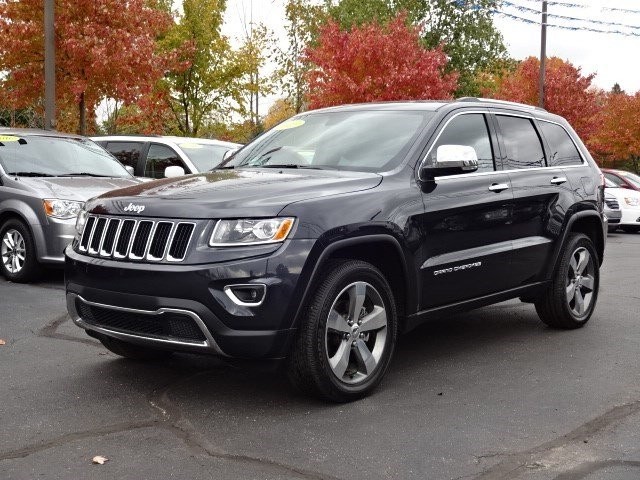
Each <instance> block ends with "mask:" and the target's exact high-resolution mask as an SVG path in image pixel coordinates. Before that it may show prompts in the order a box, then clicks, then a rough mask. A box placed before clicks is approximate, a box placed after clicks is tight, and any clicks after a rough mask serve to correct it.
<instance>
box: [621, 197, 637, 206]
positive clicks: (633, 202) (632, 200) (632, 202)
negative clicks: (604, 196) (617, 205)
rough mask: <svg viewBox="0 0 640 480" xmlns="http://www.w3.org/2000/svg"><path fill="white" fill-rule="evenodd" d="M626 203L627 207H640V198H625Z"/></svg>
mask: <svg viewBox="0 0 640 480" xmlns="http://www.w3.org/2000/svg"><path fill="white" fill-rule="evenodd" d="M624 201H625V203H626V204H627V205H630V206H632V207H638V206H640V198H637V197H624Z"/></svg>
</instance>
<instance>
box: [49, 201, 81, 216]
mask: <svg viewBox="0 0 640 480" xmlns="http://www.w3.org/2000/svg"><path fill="white" fill-rule="evenodd" d="M43 203H44V211H45V213H46V214H47V216H48V217H54V218H62V219H67V218H73V217H75V216H76V215H78V212H79V211H80V210H82V207H83V206H84V203H82V202H75V201H73V200H58V199H46V198H45V199H44V200H43Z"/></svg>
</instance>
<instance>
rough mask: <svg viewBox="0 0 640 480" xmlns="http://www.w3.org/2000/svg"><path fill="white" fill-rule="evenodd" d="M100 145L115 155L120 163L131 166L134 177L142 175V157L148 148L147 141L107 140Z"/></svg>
mask: <svg viewBox="0 0 640 480" xmlns="http://www.w3.org/2000/svg"><path fill="white" fill-rule="evenodd" d="M101 145H102V146H103V147H104V148H105V149H106V150H107V151H108V152H110V153H111V155H113V156H114V157H116V158H117V159H118V160H119V161H120V163H122V164H123V165H125V166H128V167H132V168H133V171H134V175H135V176H136V177H143V176H144V158H145V155H146V153H147V150H148V149H149V144H148V143H147V142H133V141H119V140H118V141H111V140H109V141H107V142H106V143H105V142H101Z"/></svg>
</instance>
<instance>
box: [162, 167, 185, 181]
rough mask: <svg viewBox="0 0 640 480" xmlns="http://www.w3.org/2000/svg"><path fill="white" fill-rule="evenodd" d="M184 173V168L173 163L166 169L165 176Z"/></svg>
mask: <svg viewBox="0 0 640 480" xmlns="http://www.w3.org/2000/svg"><path fill="white" fill-rule="evenodd" d="M183 175H184V168H182V167H178V166H177V165H173V166H171V167H167V168H165V169H164V176H165V178H173V177H182V176H183Z"/></svg>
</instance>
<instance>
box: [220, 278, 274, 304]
mask: <svg viewBox="0 0 640 480" xmlns="http://www.w3.org/2000/svg"><path fill="white" fill-rule="evenodd" d="M224 293H226V294H227V297H229V298H230V299H231V300H232V301H233V303H235V304H236V305H241V306H243V307H257V306H258V305H260V304H262V302H263V301H264V297H265V296H266V293H267V286H266V285H264V284H262V283H247V284H243V285H227V286H226V287H224Z"/></svg>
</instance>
